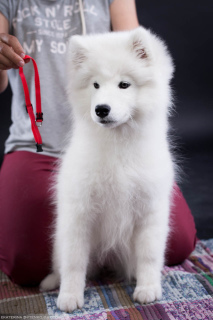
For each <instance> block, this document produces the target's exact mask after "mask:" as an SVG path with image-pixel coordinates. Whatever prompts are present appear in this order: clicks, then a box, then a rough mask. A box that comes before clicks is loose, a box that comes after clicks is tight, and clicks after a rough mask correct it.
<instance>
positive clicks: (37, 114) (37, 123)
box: [36, 112, 43, 127]
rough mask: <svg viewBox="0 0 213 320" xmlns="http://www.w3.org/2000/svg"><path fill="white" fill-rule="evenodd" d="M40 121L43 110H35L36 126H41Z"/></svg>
mask: <svg viewBox="0 0 213 320" xmlns="http://www.w3.org/2000/svg"><path fill="white" fill-rule="evenodd" d="M42 121H43V112H36V125H37V127H41V126H42Z"/></svg>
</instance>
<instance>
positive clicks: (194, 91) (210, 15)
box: [0, 0, 213, 239]
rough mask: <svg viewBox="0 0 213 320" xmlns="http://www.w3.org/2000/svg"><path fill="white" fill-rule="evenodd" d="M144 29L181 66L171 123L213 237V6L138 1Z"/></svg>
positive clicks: (203, 233)
mask: <svg viewBox="0 0 213 320" xmlns="http://www.w3.org/2000/svg"><path fill="white" fill-rule="evenodd" d="M136 5H137V10H138V16H139V21H140V24H142V25H143V26H145V27H147V28H151V29H152V30H153V31H154V32H156V33H157V34H158V35H160V36H161V37H162V38H163V39H165V40H166V42H167V44H168V47H169V50H170V52H171V54H172V56H173V59H174V63H175V66H176V72H175V78H174V80H173V82H172V86H173V89H174V92H175V105H176V111H175V113H174V115H173V118H172V120H171V122H172V128H173V129H174V130H175V135H176V137H177V141H178V142H177V146H178V147H177V150H178V151H177V152H178V155H179V156H178V158H179V159H181V166H182V169H183V171H184V175H183V177H182V182H181V185H180V187H181V189H182V191H183V194H184V196H185V198H186V200H187V202H188V204H189V206H190V208H191V210H192V213H193V215H194V217H195V222H196V226H197V229H198V236H199V237H200V238H203V239H204V238H210V237H213V97H212V83H213V80H212V79H213V62H212V59H213V41H212V40H213V37H212V32H213V22H212V21H213V1H212V0H203V1H201V0H200V1H197V0H195V1H191V0H185V1H179V0H173V1H171V0H161V1H159V0H136ZM10 101H11V90H10V87H8V89H7V90H6V91H5V92H4V93H2V94H1V95H0V108H1V109H0V110H1V116H0V163H1V161H2V159H3V150H4V141H5V139H6V137H7V136H8V133H9V131H8V127H9V125H10Z"/></svg>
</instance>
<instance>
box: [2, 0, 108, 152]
mask: <svg viewBox="0 0 213 320" xmlns="http://www.w3.org/2000/svg"><path fill="white" fill-rule="evenodd" d="M112 1H113V0H85V1H84V2H83V6H84V10H83V12H84V16H85V21H86V29H87V33H103V32H107V31H110V14H109V6H110V4H111V2H112ZM0 12H1V13H2V14H3V15H4V16H5V17H6V18H7V20H8V21H9V26H10V34H12V35H15V36H16V37H17V38H18V40H19V41H20V43H21V45H22V46H23V48H24V50H25V53H26V54H28V55H30V56H31V57H32V58H34V59H35V60H36V63H37V66H38V70H39V75H40V84H41V101H42V111H43V113H44V122H43V125H42V127H41V128H40V133H41V136H42V140H43V150H44V152H43V154H45V155H50V156H55V157H59V156H60V153H61V151H62V150H63V147H64V144H65V138H66V135H67V132H68V131H69V130H70V127H71V120H70V117H69V114H70V111H69V109H70V107H69V106H68V103H67V98H66V63H65V62H66V48H67V41H68V39H69V37H70V36H72V35H74V34H82V23H81V17H80V9H79V1H78V0H52V1H51V0H1V2H0ZM24 74H25V76H26V79H27V83H28V86H29V92H30V97H31V101H32V104H33V107H34V110H35V107H36V104H35V89H34V69H33V65H32V62H30V63H28V64H26V65H25V66H24ZM8 76H9V81H10V85H11V88H12V92H13V98H12V125H11V127H10V135H9V138H8V139H7V141H6V144H5V153H8V152H11V151H15V150H26V151H32V152H36V148H35V141H34V138H33V134H32V131H31V124H30V119H29V116H28V114H27V113H26V108H25V99H24V92H23V87H22V83H21V79H20V76H19V73H18V70H14V69H12V70H9V71H8ZM1 107H3V106H1Z"/></svg>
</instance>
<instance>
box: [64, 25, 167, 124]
mask: <svg viewBox="0 0 213 320" xmlns="http://www.w3.org/2000/svg"><path fill="white" fill-rule="evenodd" d="M172 73H173V65H172V61H171V58H170V55H169V54H168V51H167V49H166V47H165V45H164V43H163V42H162V41H161V40H160V39H159V38H158V37H156V36H155V35H153V34H152V33H151V32H150V31H148V30H145V29H144V28H142V27H139V28H137V29H135V30H133V31H124V32H112V33H107V34H99V35H88V36H73V37H72V38H71V41H70V45H69V50H68V96H69V99H70V102H71V105H72V107H73V109H74V113H75V114H76V115H77V116H80V117H84V118H85V117H87V116H89V117H90V118H92V120H93V121H94V122H96V123H97V124H99V125H100V126H104V127H110V128H113V127H117V126H120V125H121V124H124V123H128V122H131V121H133V120H134V121H137V118H141V116H142V117H144V116H145V114H150V112H152V111H154V109H155V108H164V109H166V108H168V103H169V101H170V90H169V81H170V79H171V77H172ZM161 105H162V106H161ZM155 111H156V110H155ZM164 111H165V110H164Z"/></svg>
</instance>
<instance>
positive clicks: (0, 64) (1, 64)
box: [0, 53, 19, 70]
mask: <svg viewBox="0 0 213 320" xmlns="http://www.w3.org/2000/svg"><path fill="white" fill-rule="evenodd" d="M11 68H14V69H18V68H19V67H18V66H17V65H16V64H15V63H13V62H12V61H11V60H9V59H8V58H7V57H5V56H3V55H2V54H1V53H0V69H1V70H9V69H11Z"/></svg>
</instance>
